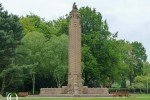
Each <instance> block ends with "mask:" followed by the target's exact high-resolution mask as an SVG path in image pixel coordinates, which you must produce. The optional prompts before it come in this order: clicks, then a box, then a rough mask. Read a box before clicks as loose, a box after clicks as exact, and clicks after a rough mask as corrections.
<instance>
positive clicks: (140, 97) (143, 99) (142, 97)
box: [0, 94, 150, 100]
mask: <svg viewBox="0 0 150 100" xmlns="http://www.w3.org/2000/svg"><path fill="white" fill-rule="evenodd" d="M0 100H6V98H3V99H0ZM13 100H14V99H13ZM19 100H150V94H133V95H131V96H130V97H109V98H105V97H87V98H86V97H81V98H80V97H75V98H73V97H66V98H65V97H19Z"/></svg>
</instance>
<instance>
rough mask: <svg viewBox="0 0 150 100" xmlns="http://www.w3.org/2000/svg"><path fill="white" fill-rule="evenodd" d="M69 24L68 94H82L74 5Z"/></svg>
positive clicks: (77, 20) (74, 5)
mask: <svg viewBox="0 0 150 100" xmlns="http://www.w3.org/2000/svg"><path fill="white" fill-rule="evenodd" d="M70 17H71V18H70V23H69V66H68V67H69V68H68V85H67V92H68V94H74V95H77V94H82V93H83V85H82V72H81V24H80V18H79V13H78V9H77V6H76V4H75V3H74V4H73V7H72V11H71V12H70Z"/></svg>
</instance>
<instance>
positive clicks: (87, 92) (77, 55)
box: [40, 3, 111, 97]
mask: <svg viewBox="0 0 150 100" xmlns="http://www.w3.org/2000/svg"><path fill="white" fill-rule="evenodd" d="M68 60H69V61H68V84H67V86H63V87H62V88H41V89H40V96H86V97H89V96H111V95H109V93H108V89H107V88H88V87H87V86H83V84H82V70H81V69H82V68H81V24H80V17H79V13H78V9H77V6H76V4H75V3H74V4H73V7H72V11H71V12H70V23H69V48H68Z"/></svg>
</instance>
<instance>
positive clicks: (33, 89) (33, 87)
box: [32, 74, 35, 94]
mask: <svg viewBox="0 0 150 100" xmlns="http://www.w3.org/2000/svg"><path fill="white" fill-rule="evenodd" d="M34 92H35V74H33V76H32V94H34Z"/></svg>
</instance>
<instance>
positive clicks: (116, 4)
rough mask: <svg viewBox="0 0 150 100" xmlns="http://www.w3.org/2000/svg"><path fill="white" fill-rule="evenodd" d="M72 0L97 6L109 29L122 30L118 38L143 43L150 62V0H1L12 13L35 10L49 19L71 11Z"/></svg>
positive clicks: (18, 13)
mask: <svg viewBox="0 0 150 100" xmlns="http://www.w3.org/2000/svg"><path fill="white" fill-rule="evenodd" d="M73 2H76V3H77V6H78V8H80V7H83V6H89V7H92V8H96V10H97V11H98V12H100V13H101V14H102V16H103V19H106V20H107V22H108V26H109V28H110V31H111V32H117V31H118V32H119V34H118V38H120V39H126V40H128V41H131V42H132V41H139V42H141V43H142V44H143V45H144V47H145V48H146V52H147V54H148V61H149V62H150V43H149V40H150V0H0V3H2V5H3V6H4V8H5V9H6V10H8V12H9V13H13V14H16V15H19V16H22V15H24V16H25V15H26V14H30V12H32V13H34V14H36V15H38V16H40V17H42V18H45V20H47V21H48V20H53V19H57V18H58V17H60V16H63V15H65V14H68V13H69V12H70V10H71V8H72V4H73Z"/></svg>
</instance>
